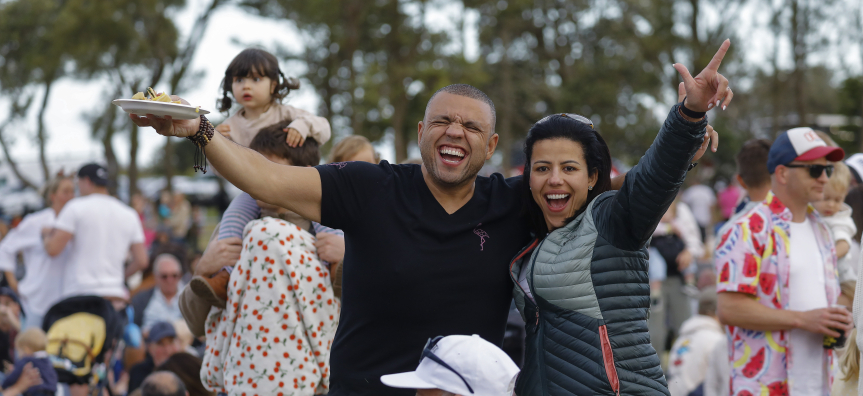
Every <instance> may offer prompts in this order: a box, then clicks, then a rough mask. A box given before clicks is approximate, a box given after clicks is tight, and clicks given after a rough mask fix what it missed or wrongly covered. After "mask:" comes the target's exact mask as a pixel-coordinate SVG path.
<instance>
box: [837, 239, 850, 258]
mask: <svg viewBox="0 0 863 396" xmlns="http://www.w3.org/2000/svg"><path fill="white" fill-rule="evenodd" d="M849 250H851V245H849V244H848V241H845V240H841V241H837V242H836V258H838V259H841V258H842V257H845V255H846V254H848V251H849Z"/></svg>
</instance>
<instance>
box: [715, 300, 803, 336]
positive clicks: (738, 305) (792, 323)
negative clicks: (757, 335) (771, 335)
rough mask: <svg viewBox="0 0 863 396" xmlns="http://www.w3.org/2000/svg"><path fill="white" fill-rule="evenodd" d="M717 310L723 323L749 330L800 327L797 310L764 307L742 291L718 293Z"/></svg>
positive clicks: (776, 329) (775, 329)
mask: <svg viewBox="0 0 863 396" xmlns="http://www.w3.org/2000/svg"><path fill="white" fill-rule="evenodd" d="M717 311H718V312H717V314H718V316H719V321H720V322H722V323H723V324H726V325H729V326H737V327H742V328H744V329H749V330H756V331H778V330H790V329H794V328H798V327H800V323H799V318H798V312H796V311H788V310H782V309H773V308H769V307H766V306H764V305H761V303H759V302H758V301H755V299H754V298H752V297H750V296H748V295H746V294H742V293H728V292H721V293H719V296H718V309H717Z"/></svg>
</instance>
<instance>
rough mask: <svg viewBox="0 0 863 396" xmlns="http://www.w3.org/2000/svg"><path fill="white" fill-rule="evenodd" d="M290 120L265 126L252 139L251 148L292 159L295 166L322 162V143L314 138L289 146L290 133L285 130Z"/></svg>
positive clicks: (313, 164)
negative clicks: (299, 144) (298, 145)
mask: <svg viewBox="0 0 863 396" xmlns="http://www.w3.org/2000/svg"><path fill="white" fill-rule="evenodd" d="M289 124H290V121H283V122H280V123H278V124H273V125H270V126H268V127H264V128H262V129H261V130H260V132H258V135H257V136H255V138H254V139H252V143H250V144H249V148H250V149H252V150H255V151H257V152H259V153H261V154H264V155H274V156H277V157H282V158H284V159H287V160H288V161H291V165H293V166H315V165H318V164H320V162H321V150H320V145H319V144H318V142H317V141H316V140H314V139H306V141H305V142H304V143H303V145H302V146H300V147H291V146H288V142H287V140H288V133H287V132H285V131H284V129H285V128H287V127H288V125H289Z"/></svg>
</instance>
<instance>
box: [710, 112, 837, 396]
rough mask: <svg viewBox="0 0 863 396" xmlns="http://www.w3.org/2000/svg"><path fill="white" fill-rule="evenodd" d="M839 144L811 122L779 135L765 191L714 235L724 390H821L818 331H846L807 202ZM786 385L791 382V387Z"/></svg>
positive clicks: (820, 229) (824, 369)
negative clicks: (727, 366)
mask: <svg viewBox="0 0 863 396" xmlns="http://www.w3.org/2000/svg"><path fill="white" fill-rule="evenodd" d="M844 155H845V153H844V152H843V151H842V149H840V148H835V147H828V146H827V144H825V143H824V141H823V140H821V138H819V137H818V135H816V134H815V133H814V131H812V129H810V128H795V129H791V130H789V131H788V132H786V133H783V134H782V135H780V136H779V137H778V138H777V139H776V141H775V142H774V143H773V146H772V147H771V148H770V153H769V155H768V159H767V170H768V171H769V172H770V174H771V192H770V193H769V194H768V195H767V198H766V199H765V200H764V202H762V203H761V204H760V205H758V206H756V207H755V208H753V209H752V210H750V211H749V212H748V213H747V214H746V215H744V216H743V217H741V218H739V219H738V220H736V221H735V222H734V225H733V226H732V227H731V229H729V230H728V231H726V232H725V233H724V234H722V235H721V239H720V242H719V244H718V245H717V249H716V254H715V258H716V271H717V273H718V274H719V284H718V288H717V290H718V291H719V307H718V308H719V312H718V314H719V319H720V321H721V322H722V323H724V324H725V325H726V334H727V335H728V337H729V339H728V342H729V359H730V361H731V394H732V395H741V396H746V395H750V396H751V395H762V394H764V395H771V396H772V395H787V394H791V395H805V396H810V395H829V394H830V385H831V384H832V380H833V378H832V374H831V366H832V361H833V351H832V350H829V349H824V348H823V346H822V341H823V338H824V336H825V335H826V336H832V337H839V335H840V334H839V332H838V331H837V330H841V331H845V332H848V331H850V330H851V328H852V325H851V323H852V317H851V315H850V313H849V312H848V311H847V310H846V309H844V308H833V307H832V306H833V304H835V303H836V298H837V297H838V296H839V281H838V278H837V273H836V253H835V250H834V246H833V242H832V239H831V237H830V233H829V231H828V229H827V227H826V226H825V225H824V223H823V222H822V220H821V218H820V217H819V216H818V213H817V212H815V211H814V209H813V208H812V206H811V205H809V203H811V202H815V201H818V200H820V199H822V197H823V195H824V193H823V191H824V185H825V184H826V183H827V179H828V178H829V177H830V175H831V174H832V170H833V168H832V166H831V165H830V162H828V161H833V162H835V161H840V160H842V157H844ZM789 391H790V392H789Z"/></svg>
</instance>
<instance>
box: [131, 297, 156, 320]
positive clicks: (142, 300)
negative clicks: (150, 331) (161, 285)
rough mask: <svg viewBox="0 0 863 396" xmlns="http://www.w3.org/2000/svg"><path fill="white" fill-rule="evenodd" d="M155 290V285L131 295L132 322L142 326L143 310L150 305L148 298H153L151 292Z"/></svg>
mask: <svg viewBox="0 0 863 396" xmlns="http://www.w3.org/2000/svg"><path fill="white" fill-rule="evenodd" d="M155 290H156V288H155V287H151V288H149V289H147V290H143V291H141V292H140V293H138V294H136V295H135V297H132V308H134V309H135V318H134V319H133V320H132V322H133V323H135V324H136V325H138V326H139V327H143V326H144V310H145V309H147V305H150V300H151V299H152V298H153V292H154V291H155Z"/></svg>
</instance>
